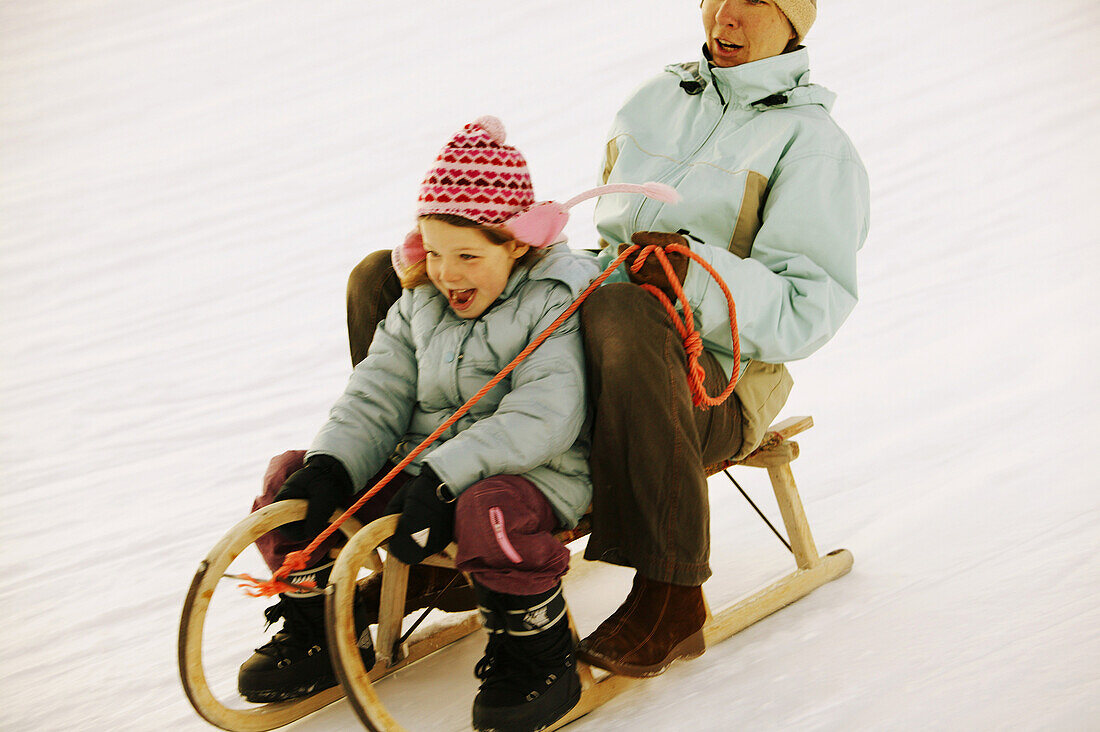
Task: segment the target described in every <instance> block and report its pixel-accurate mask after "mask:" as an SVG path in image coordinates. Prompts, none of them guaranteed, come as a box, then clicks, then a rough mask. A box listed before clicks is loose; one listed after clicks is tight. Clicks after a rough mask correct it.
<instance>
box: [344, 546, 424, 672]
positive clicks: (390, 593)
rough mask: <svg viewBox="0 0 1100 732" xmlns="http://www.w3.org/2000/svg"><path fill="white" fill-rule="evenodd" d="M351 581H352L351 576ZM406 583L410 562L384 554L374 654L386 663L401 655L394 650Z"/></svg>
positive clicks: (392, 662) (396, 661) (403, 614)
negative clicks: (384, 560) (406, 562)
mask: <svg viewBox="0 0 1100 732" xmlns="http://www.w3.org/2000/svg"><path fill="white" fill-rule="evenodd" d="M346 549H347V547H345V550H346ZM342 553H343V552H341V554H342ZM371 554H374V549H373V548H372V550H371V551H370V552H368V553H367V556H370V555H371ZM352 582H353V584H354V578H353V580H352ZM330 584H331V581H330ZM408 584H409V565H407V564H405V563H404V562H402V561H401V560H399V559H398V558H397V557H395V556H394V555H392V554H388V555H386V562H385V564H384V565H383V567H382V597H381V600H380V601H379V603H378V641H377V647H376V648H375V653H376V655H378V656H379V657H380V658H381V659H382V661H383V663H385V664H386V665H387V666H392V665H394V664H396V663H398V662H399V661H400V660H401V658H402V655H401V649H395V648H394V644H395V643H397V639H398V638H400V637H401V621H402V620H404V619H405V590H406V588H407V587H408Z"/></svg>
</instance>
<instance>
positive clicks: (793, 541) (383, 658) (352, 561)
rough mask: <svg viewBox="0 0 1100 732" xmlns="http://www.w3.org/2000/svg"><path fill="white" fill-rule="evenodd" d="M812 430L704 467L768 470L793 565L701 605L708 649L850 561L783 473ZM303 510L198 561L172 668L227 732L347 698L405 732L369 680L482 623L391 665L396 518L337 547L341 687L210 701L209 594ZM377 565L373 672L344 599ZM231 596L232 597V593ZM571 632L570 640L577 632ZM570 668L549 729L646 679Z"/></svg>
mask: <svg viewBox="0 0 1100 732" xmlns="http://www.w3.org/2000/svg"><path fill="white" fill-rule="evenodd" d="M812 426H813V420H812V419H811V418H810V417H794V418H791V419H787V420H784V421H782V422H779V423H777V424H775V425H773V426H772V428H771V429H770V430H769V432H768V435H767V436H766V437H765V439H764V441H763V443H762V446H761V447H760V448H758V449H757V450H756V451H755V452H754V453H752V454H751V455H749V456H748V457H746V458H744V459H742V460H739V461H728V462H726V463H723V464H720V465H714V466H709V467H708V469H707V472H708V474H714V473H717V472H720V471H721V470H723V469H725V468H728V467H731V466H733V465H745V466H749V467H759V468H765V469H766V470H767V471H768V475H769V477H770V478H771V483H772V488H773V489H774V491H775V496H776V500H777V501H778V503H779V509H780V513H781V514H782V517H783V523H784V524H785V526H786V529H787V535H788V537H789V540H790V546H791V551H792V552H793V554H794V557H795V563H796V569H795V570H794V571H793V572H791V573H790V574H788V575H786V576H784V577H782V578H780V579H778V580H776V581H774V582H772V583H771V584H769V585H767V586H766V587H764V588H762V589H760V590H759V591H757V592H754V593H752V594H750V595H749V596H747V597H745V598H743V599H741V600H739V601H737V602H735V603H733V604H732V605H730V606H729V607H727V608H725V609H723V610H721V611H719V612H717V613H711V611H710V609H709V607H708V610H707V624H706V626H705V627H704V635H705V637H706V642H707V645H708V646H710V645H714V644H716V643H718V642H720V641H722V640H725V639H726V638H728V637H729V636H731V635H734V634H735V633H737V632H738V631H741V630H743V629H744V628H746V627H748V626H749V625H752V624H753V623H755V622H757V621H758V620H761V619H762V618H765V617H767V616H768V615H770V614H771V613H773V612H775V611H776V610H779V609H781V608H783V607H785V606H786V605H789V604H790V603H792V602H794V601H796V600H798V599H800V598H802V597H804V596H805V595H807V594H808V593H810V592H811V591H812V590H814V589H816V588H817V587H820V586H821V585H823V584H825V583H827V582H830V581H832V580H834V579H836V578H837V577H840V576H842V575H844V574H847V572H848V571H849V570H850V569H851V567H852V555H851V554H850V553H849V552H848V551H847V550H846V549H838V550H836V551H833V552H830V553H829V554H826V555H825V556H819V555H818V553H817V548H816V546H815V544H814V540H813V536H812V535H811V533H810V527H809V523H808V522H807V520H806V515H805V511H804V510H803V507H802V501H801V499H800V498H799V495H798V490H797V488H796V486H795V482H794V476H793V473H792V472H791V468H790V463H791V461H792V460H794V459H795V458H797V457H798V443H796V442H792V441H791V440H790V438H791V437H793V436H794V435H797V434H799V433H800V432H803V431H805V430H807V429H809V428H810V427H812ZM305 507H306V503H305V501H282V502H279V503H276V504H272V505H270V506H267V507H265V508H263V509H260V510H259V511H256V512H254V513H252V514H250V515H249V516H248V517H247V518H245V519H244V520H243V521H241V522H240V523H238V524H237V525H236V526H234V527H233V528H232V529H230V531H229V532H228V533H227V534H226V535H225V536H224V537H223V538H222V539H221V541H219V542H218V544H216V545H215V546H214V548H213V549H211V551H210V553H209V554H208V555H207V557H206V558H205V559H204V560H203V561H202V562H201V563H200V564H199V569H198V571H197V572H196V573H195V577H194V579H193V580H192V582H191V587H190V589H189V591H188V593H187V599H186V600H185V602H184V607H183V613H182V617H181V618H180V633H179V646H178V653H179V670H180V679H181V681H182V682H183V687H184V691H185V693H186V694H187V698H188V700H189V701H190V702H191V705H192V706H193V707H194V708H195V710H196V711H197V712H198V713H199V715H200V716H201V717H202V718H203V719H205V720H206V721H208V722H209V723H210V724H212V725H214V726H216V727H220V728H222V729H226V730H231V731H232V732H263V731H265V730H271V729H276V728H278V727H282V726H283V725H287V724H290V723H291V722H294V721H296V720H298V719H301V718H303V717H305V716H307V715H309V714H312V713H313V712H315V711H317V710H318V709H321V708H322V707H325V706H327V705H328V704H331V703H332V702H334V701H337V700H339V699H340V698H342V697H343V696H344V695H345V693H347V696H348V700H349V701H350V702H351V705H352V708H353V709H354V710H355V712H356V714H357V715H358V716H359V718H360V720H361V721H362V722H363V723H364V725H366V726H367V727H368V728H369V729H372V730H385V731H386V732H390V731H391V730H392V731H397V730H402V729H404V728H403V727H401V726H400V724H399V723H398V722H397V720H395V719H394V718H393V717H392V716H391V715H390V714H389V713H388V712H387V711H386V709H385V707H384V706H383V705H382V703H381V702H380V701H379V699H378V697H377V695H376V694H375V692H374V689H373V683H374V682H376V681H378V680H380V679H381V678H383V677H384V676H388V675H389V674H391V673H393V672H394V671H397V670H399V669H401V668H404V667H405V666H407V665H409V664H411V663H414V662H416V661H418V660H420V659H421V658H424V657H425V656H427V655H429V654H431V653H434V652H435V651H437V650H439V649H441V648H444V647H445V646H447V645H449V644H451V643H453V642H455V641H457V640H460V639H461V638H464V637H466V636H467V635H469V634H471V633H473V632H474V631H476V630H478V629H479V628H480V627H481V623H480V620H479V618H478V616H477V614H476V613H470V614H469V615H467V616H466V617H465V618H462V619H460V620H459V622H458V623H456V624H452V625H448V626H444V627H442V628H440V629H439V630H437V631H434V632H432V633H430V634H428V635H426V636H424V637H420V638H419V639H417V640H414V641H412V642H409V643H406V644H404V645H403V646H402V647H400V648H399V649H398V656H399V660H398V661H397V662H396V663H394V662H393V658H392V657H391V651H390V649H393V648H394V647H395V644H396V641H397V640H398V638H399V637H400V633H401V625H402V620H403V615H404V613H403V610H404V597H405V587H406V583H407V580H408V566H407V565H405V564H402V563H401V562H400V561H398V560H397V559H395V558H391V557H389V556H387V557H386V559H385V562H384V565H383V562H382V560H381V558H380V556H379V554H378V551H377V550H378V548H379V547H381V546H383V545H384V544H385V542H386V541H387V540H388V539H389V537H390V536H391V535H392V533H393V530H394V527H395V526H396V523H397V517H396V516H387V517H383V518H381V519H379V520H377V521H374V522H372V523H371V524H369V525H368V526H367V527H365V528H363V527H361V525H360V524H359V523H358V522H355V521H354V519H352V520H351V521H349V522H348V523H346V524H345V525H344V526H343V527H342V530H343V531H344V533H345V534H347V535H349V536H350V537H351V538H350V540H349V541H348V543H347V544H346V545H345V546H344V548H343V549H342V550H341V552H340V555H339V557H338V559H337V561H336V565H335V566H334V568H333V571H332V575H331V577H330V579H329V585H328V587H327V588H326V589H325V593H326V598H325V612H326V621H327V622H326V626H327V633H328V640H329V647H330V648H331V649H332V651H333V665H334V667H335V669H336V672H337V676H338V678H339V680H340V684H338V685H336V686H334V687H332V688H330V689H326V690H324V691H321V692H318V693H317V694H314V695H312V696H309V697H306V698H303V699H297V700H294V701H289V702H279V703H271V704H259V705H254V706H251V707H246V708H234V707H228V706H226V705H225V704H223V703H222V702H221V701H220V700H218V699H217V698H216V697H215V696H214V694H213V692H212V691H211V690H210V687H209V685H208V684H207V681H206V676H205V673H204V671H203V666H202V632H203V626H204V622H205V618H206V611H207V608H208V606H209V604H210V600H211V598H212V597H213V593H214V589H215V587H216V586H217V584H218V582H219V581H220V580H221V579H222V577H223V574H224V573H225V571H226V569H227V568H228V567H229V565H230V564H231V563H232V562H233V560H234V559H236V557H237V556H238V555H239V554H240V553H241V552H242V551H244V550H245V549H246V548H247V547H248V546H249V545H250V544H252V543H253V542H255V541H256V539H258V538H259V537H260V536H262V535H263V534H265V533H267V532H268V531H270V530H271V529H273V528H276V527H277V526H281V525H283V524H285V523H289V522H291V521H298V520H301V519H302V518H304V517H305ZM334 518H335V514H334ZM585 525H586V521H585V522H582V526H581V527H578V528H577V529H572V530H569V531H564V532H561V533H560V534H559V537H560V538H561V539H562V541H566V542H568V541H573V540H574V539H578V538H580V537H581V536H584V535H585V534H586V533H587V530H586V528H585ZM453 551H454V545H453V544H452V545H451V546H450V547H448V549H447V550H445V551H444V552H443V553H441V554H439V555H436V556H434V557H430V558H429V559H428V560H427V562H426V563H429V564H436V565H440V566H450V567H453V566H454V562H453V557H454V554H453ZM383 566H384V572H383V582H382V599H381V605H380V608H379V624H378V628H377V633H376V640H375V646H376V652H377V660H376V663H375V665H374V668H373V669H370V670H369V671H368V670H367V669H366V668H365V667H364V666H363V662H362V659H361V656H360V655H359V653H358V648H357V645H356V644H357V640H358V638H357V634H356V631H355V624H354V620H353V617H352V597H353V594H354V590H355V585H356V577H357V576H358V573H359V570H360V569H362V568H364V567H366V568H368V569H371V570H373V571H377V570H379V569H382V568H383ZM233 589H234V591H236V588H235V587H234V588H233ZM570 624H571V625H572V617H570ZM573 632H574V635H576V628H575V626H574V629H573ZM578 671H579V673H580V676H581V685H582V689H583V691H582V695H581V700H580V702H579V703H578V704H577V705H576V706H575V707H574V708H573V709H572V710H571V711H570V712H569V713H568V714H567V715H566V716H564V717H563V718H562V719H560V720H558V721H557V722H556V723H554V724H553V725H552V726H550V727H548V728H547V729H557V728H559V727H561V726H563V725H565V724H568V723H569V722H571V721H573V720H575V719H577V718H578V717H581V716H583V715H585V714H587V713H588V712H590V711H592V710H593V709H595V708H596V707H598V706H600V705H601V704H603V703H604V702H606V701H607V700H608V699H611V698H612V697H614V696H616V695H618V694H619V693H621V692H622V691H624V690H626V689H627V688H630V687H631V686H633V685H634V684H636V683H640V682H643V681H644V679H635V678H629V677H625V676H618V675H614V674H607V673H606V672H604V671H602V670H599V669H592V668H590V667H589V666H587V665H586V664H584V663H578Z"/></svg>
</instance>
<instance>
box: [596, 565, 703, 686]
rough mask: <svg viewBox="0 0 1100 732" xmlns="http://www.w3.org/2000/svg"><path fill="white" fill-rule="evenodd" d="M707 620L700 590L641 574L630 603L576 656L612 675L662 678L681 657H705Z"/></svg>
mask: <svg viewBox="0 0 1100 732" xmlns="http://www.w3.org/2000/svg"><path fill="white" fill-rule="evenodd" d="M706 620H707V613H706V608H705V607H704V605H703V589H702V588H701V587H687V586H684V585H672V584H667V583H665V582H657V581H655V580H651V579H647V578H645V577H643V576H641V575H640V574H636V575H634V586H633V587H632V588H631V589H630V594H629V595H627V597H626V600H625V601H624V602H623V604H622V605H621V606H620V607H619V609H618V610H616V611H615V612H614V613H613V614H612V615H611V617H609V618H608V619H607V620H605V621H603V622H602V623H600V627H598V628H596V631H595V632H594V633H592V635H590V636H588V637H587V638H585V639H584V640H582V641H581V642H580V646H578V649H577V656H578V657H579V658H580V659H581V660H583V661H585V662H586V663H589V664H591V665H593V666H598V667H600V668H602V669H607V670H608V671H610V672H611V673H615V674H622V675H623V676H634V677H639V678H640V677H645V676H657V675H658V674H661V673H664V670H665V669H667V668H668V667H669V665H670V664H671V663H672V662H673V661H675V660H677V659H680V658H696V657H698V656H701V655H703V651H705V650H706V645H705V644H704V642H703V625H704V624H705V623H706Z"/></svg>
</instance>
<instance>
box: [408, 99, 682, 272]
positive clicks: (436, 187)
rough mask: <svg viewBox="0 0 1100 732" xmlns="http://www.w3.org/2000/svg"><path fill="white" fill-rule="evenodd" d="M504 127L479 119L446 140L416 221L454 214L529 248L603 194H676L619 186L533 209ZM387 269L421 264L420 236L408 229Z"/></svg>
mask: <svg viewBox="0 0 1100 732" xmlns="http://www.w3.org/2000/svg"><path fill="white" fill-rule="evenodd" d="M504 138H505V132H504V125H503V124H502V123H501V121H500V120H499V119H497V118H496V117H491V116H485V117H479V118H478V119H477V120H475V121H473V122H471V123H470V124H468V125H466V126H465V127H463V128H462V130H460V131H459V132H458V134H456V135H455V136H454V137H452V138H451V140H450V142H448V143H447V144H446V145H445V146H444V147H443V149H442V150H440V152H439V156H438V157H437V158H436V160H435V165H433V166H432V169H431V170H429V171H428V174H427V176H425V178H424V182H423V183H421V184H420V195H419V196H418V197H417V206H416V215H417V216H418V217H419V216H426V215H428V214H454V215H456V216H461V217H463V218H466V219H470V220H471V221H476V222H477V223H479V224H484V225H486V226H493V227H499V228H501V229H507V230H508V231H509V233H511V235H512V236H514V237H515V238H516V239H518V240H519V241H522V242H523V243H525V244H529V245H531V246H534V247H545V246H549V245H550V244H553V243H554V242H555V241H557V239H558V236H559V235H560V234H561V232H562V229H564V228H565V224H566V222H567V221H568V220H569V214H568V209H569V208H571V207H572V206H574V205H576V204H578V203H580V202H581V201H583V200H585V199H588V198H593V197H595V196H598V195H601V194H603V193H615V192H624V193H643V194H645V195H647V196H649V197H651V198H656V199H659V200H662V201H666V202H669V203H672V202H675V201H678V200H679V199H680V196H679V194H677V193H676V191H675V190H673V189H672V188H670V187H669V186H666V185H662V184H660V183H646V184H645V185H633V184H629V183H622V184H618V185H611V186H601V187H599V188H594V189H592V190H590V191H586V192H584V193H582V194H580V195H579V196H574V197H573V198H571V199H569V200H568V201H566V202H565V203H564V204H559V203H555V202H553V201H544V202H542V203H535V191H534V188H533V186H532V184H531V174H530V173H529V172H528V170H527V161H526V160H525V159H524V157H523V155H522V153H520V151H519V150H516V149H515V148H514V147H511V146H509V145H505V144H504ZM392 259H393V266H394V269H396V270H397V271H398V272H399V273H400V272H402V271H404V270H405V269H406V268H407V267H408V266H409V265H411V264H413V263H415V262H418V261H420V260H422V259H424V242H423V240H422V239H421V238H420V230H419V229H418V228H417V229H413V230H412V231H411V232H409V234H408V236H406V237H405V241H404V243H403V244H401V245H400V246H398V247H396V248H395V249H394V250H393V256H392Z"/></svg>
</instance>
